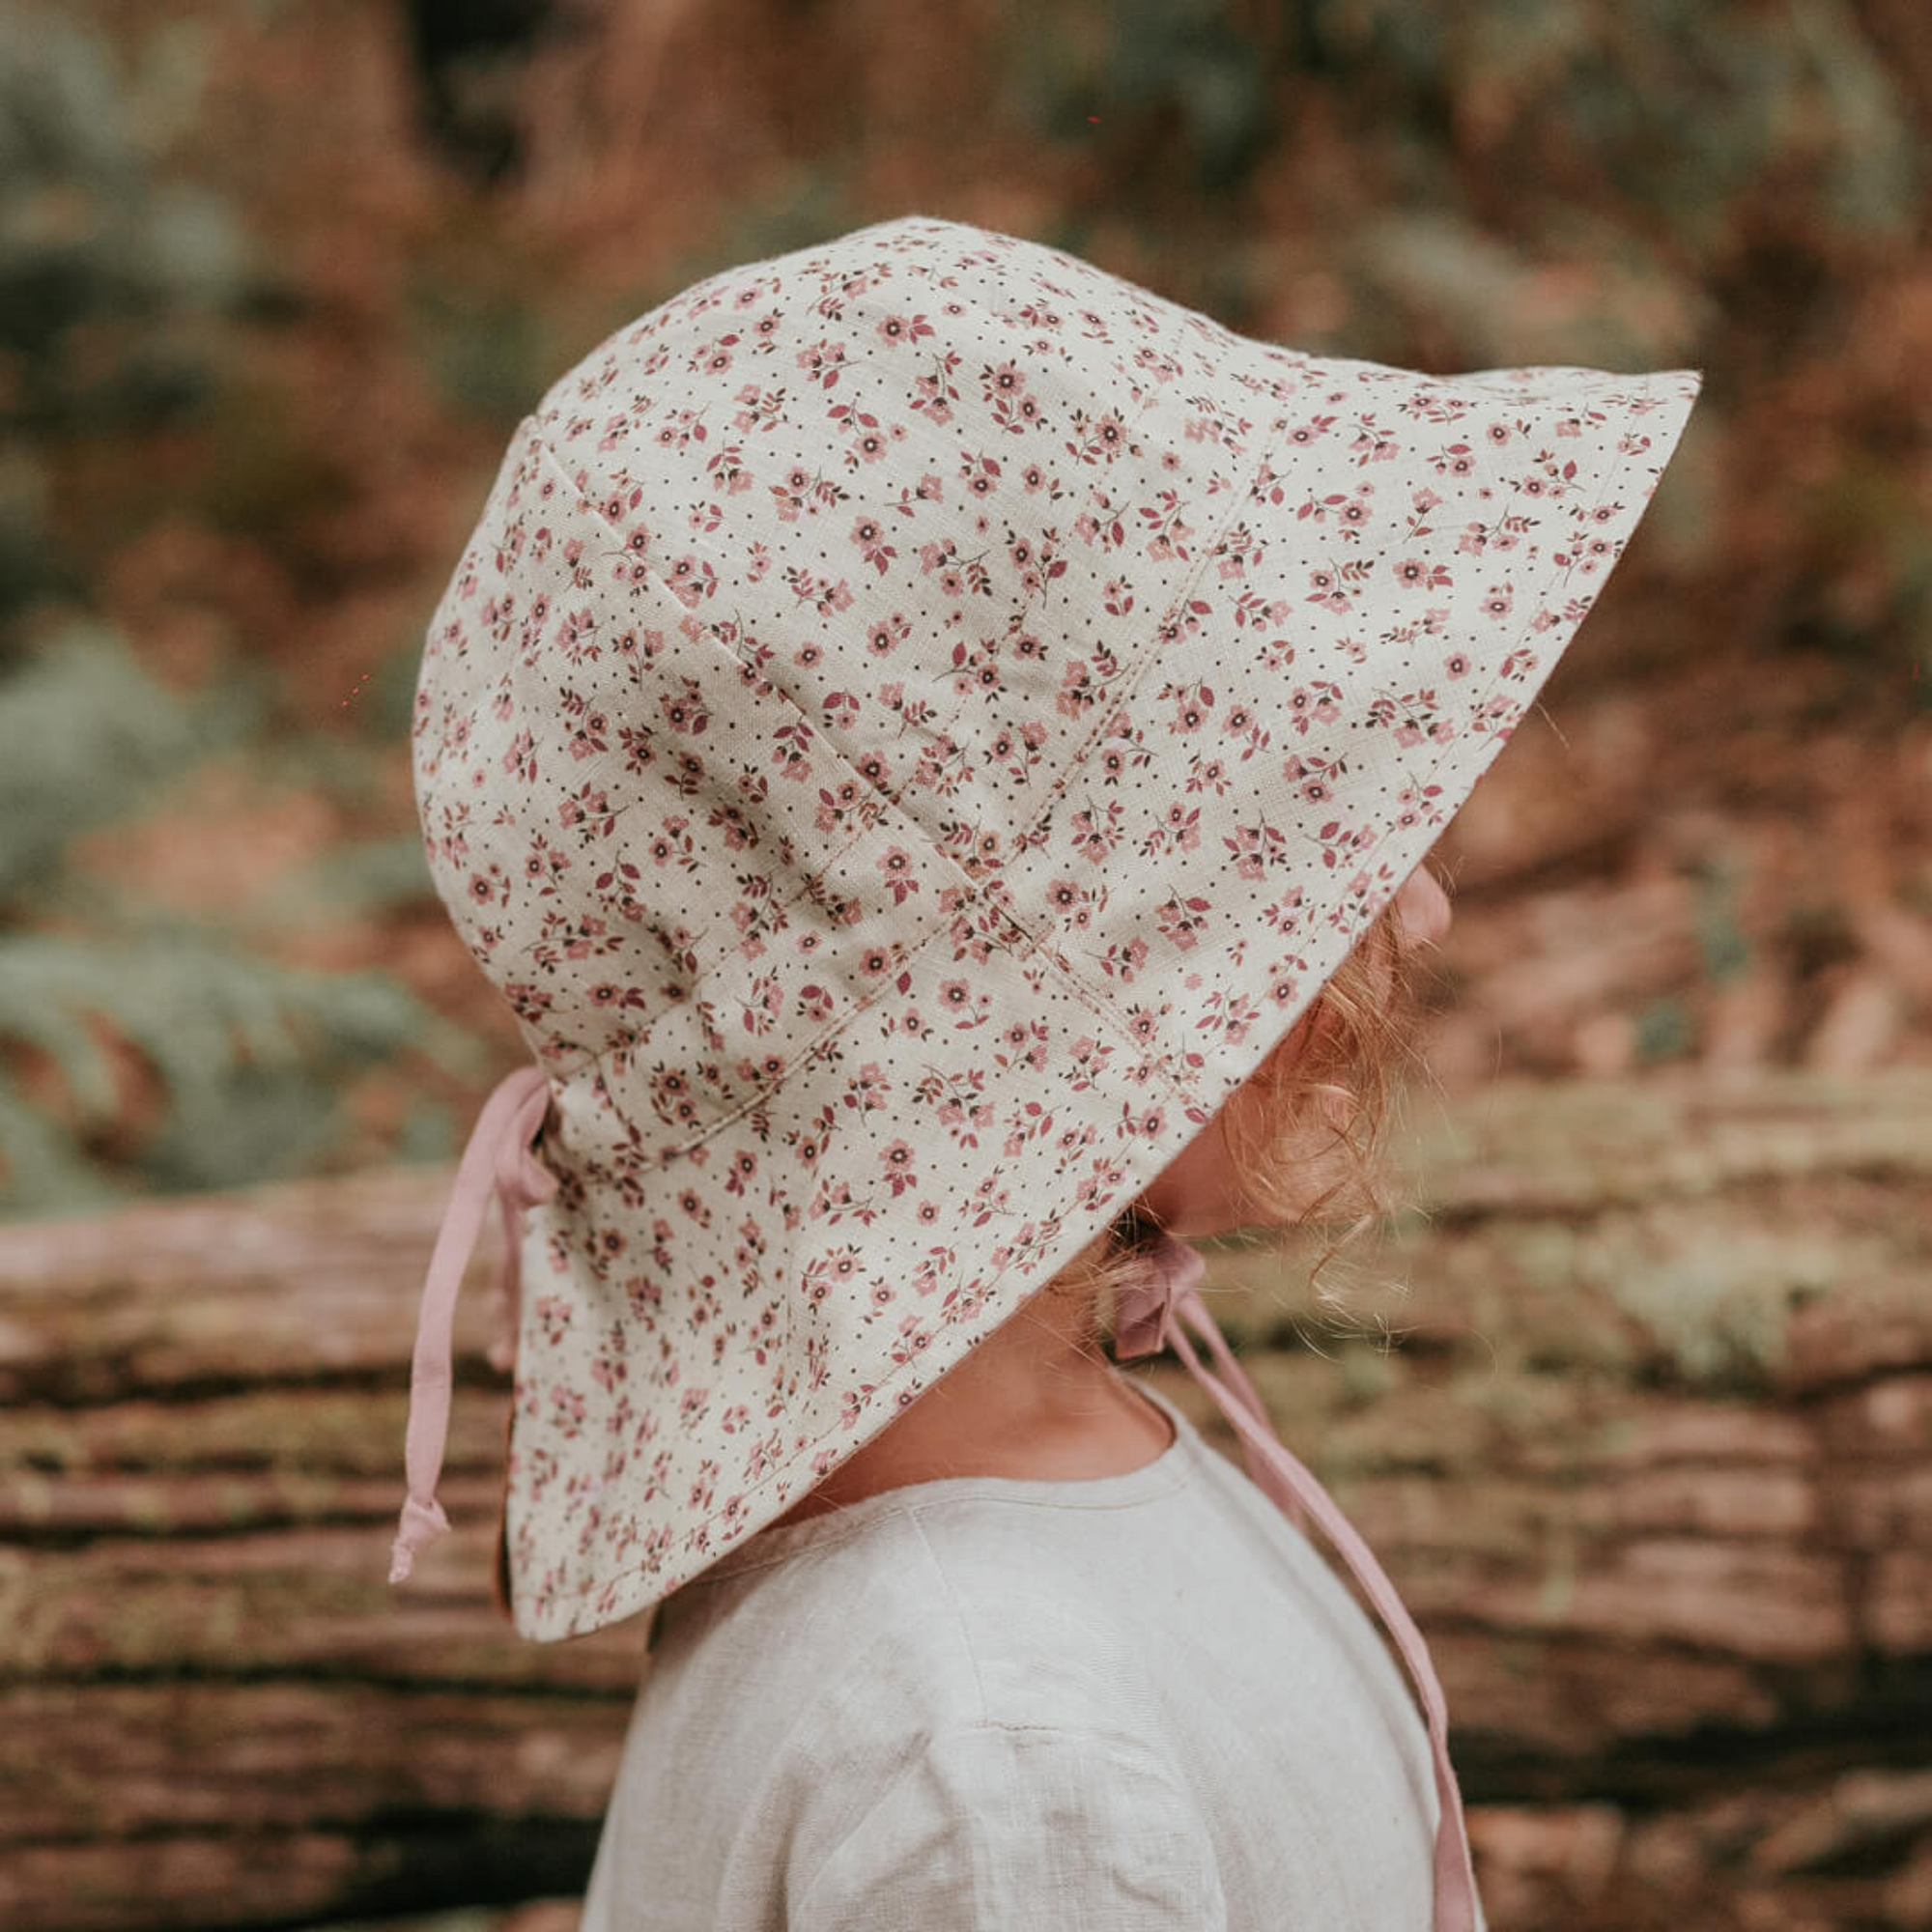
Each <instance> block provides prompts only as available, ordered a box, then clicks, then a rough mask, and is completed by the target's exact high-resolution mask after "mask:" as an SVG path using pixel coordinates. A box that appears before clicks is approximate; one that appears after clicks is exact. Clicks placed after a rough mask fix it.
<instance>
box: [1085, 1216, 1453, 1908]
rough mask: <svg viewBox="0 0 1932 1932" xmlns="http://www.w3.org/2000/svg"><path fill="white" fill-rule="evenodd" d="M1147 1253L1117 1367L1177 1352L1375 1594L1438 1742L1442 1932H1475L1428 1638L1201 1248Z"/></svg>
mask: <svg viewBox="0 0 1932 1932" xmlns="http://www.w3.org/2000/svg"><path fill="white" fill-rule="evenodd" d="M1145 1254H1146V1261H1147V1266H1146V1268H1145V1269H1144V1270H1143V1271H1142V1272H1141V1274H1140V1275H1139V1276H1138V1277H1137V1278H1136V1279H1135V1281H1134V1282H1133V1284H1132V1286H1131V1287H1129V1288H1126V1289H1124V1290H1122V1292H1121V1293H1120V1294H1119V1295H1118V1296H1117V1298H1116V1305H1115V1310H1114V1356H1115V1359H1116V1360H1117V1361H1123V1362H1126V1361H1134V1360H1137V1359H1138V1358H1139V1357H1141V1356H1143V1355H1152V1354H1157V1353H1158V1352H1159V1351H1160V1350H1161V1349H1162V1348H1163V1347H1164V1346H1169V1345H1171V1346H1172V1347H1173V1349H1174V1350H1175V1352H1176V1353H1177V1354H1179V1356H1180V1358H1181V1360H1182V1361H1184V1362H1185V1363H1186V1364H1187V1367H1188V1369H1189V1371H1190V1372H1191V1373H1192V1375H1193V1377H1194V1378H1195V1380H1196V1381H1198V1382H1200V1383H1201V1384H1202V1386H1203V1387H1205V1388H1206V1389H1207V1390H1208V1393H1209V1394H1210V1395H1211V1396H1212V1397H1213V1398H1214V1400H1215V1401H1216V1402H1217V1403H1218V1404H1219V1405H1220V1406H1221V1412H1222V1413H1223V1414H1224V1415H1226V1416H1227V1418H1228V1420H1229V1422H1230V1423H1232V1424H1233V1426H1234V1428H1235V1430H1236V1434H1237V1435H1239V1436H1240V1438H1241V1446H1242V1449H1243V1452H1244V1454H1245V1457H1246V1461H1247V1466H1248V1474H1249V1476H1250V1477H1252V1478H1253V1480H1254V1483H1255V1485H1256V1487H1257V1488H1258V1489H1260V1490H1261V1491H1263V1492H1264V1493H1265V1494H1266V1495H1267V1496H1268V1497H1269V1498H1270V1499H1271V1500H1272V1501H1273V1502H1274V1503H1275V1504H1276V1506H1277V1507H1278V1508H1279V1509H1280V1510H1281V1511H1282V1512H1283V1514H1284V1515H1286V1516H1287V1517H1288V1518H1289V1520H1291V1521H1292V1522H1293V1523H1294V1525H1295V1526H1296V1527H1297V1528H1305V1527H1306V1519H1305V1518H1304V1516H1303V1514H1302V1511H1303V1508H1304V1506H1305V1507H1306V1509H1307V1510H1308V1511H1309V1512H1311V1513H1312V1514H1313V1515H1314V1517H1315V1520H1316V1521H1317V1522H1319V1523H1320V1524H1321V1527H1322V1529H1323V1530H1324V1531H1325V1532H1326V1533H1327V1535H1328V1538H1329V1540H1330V1541H1331V1542H1332V1543H1333V1544H1334V1545H1335V1547H1336V1548H1337V1549H1339V1550H1340V1551H1341V1552H1342V1556H1343V1559H1344V1561H1346V1562H1347V1564H1348V1566H1349V1568H1350V1572H1351V1573H1352V1574H1353V1576H1354V1577H1355V1579H1356V1581H1357V1582H1359V1583H1360V1584H1361V1586H1362V1587H1363V1589H1364V1590H1365V1591H1367V1593H1368V1595H1369V1599H1370V1601H1371V1602H1372V1603H1373V1604H1374V1605H1375V1606H1376V1608H1377V1610H1378V1612H1379V1613H1380V1615H1381V1619H1382V1622H1383V1623H1384V1624H1385V1625H1386V1626H1387V1627H1388V1629H1389V1632H1390V1634H1392V1635H1393V1636H1394V1637H1395V1640H1396V1642H1397V1644H1398V1645H1399V1646H1400V1648H1401V1650H1402V1654H1403V1657H1404V1659H1405V1660H1406V1662H1407V1664H1408V1668H1409V1674H1410V1675H1411V1676H1412V1677H1413V1678H1414V1680H1415V1684H1416V1688H1417V1690H1420V1692H1421V1693H1422V1708H1423V1711H1424V1713H1425V1714H1426V1716H1427V1718H1428V1719H1429V1742H1430V1744H1431V1746H1432V1747H1433V1748H1434V1750H1435V1789H1436V1793H1437V1795H1438V1796H1439V1798H1440V1799H1441V1812H1440V1816H1439V1818H1438V1820H1437V1824H1436V1828H1435V1917H1434V1920H1433V1927H1434V1932H1476V1924H1477V1919H1476V1875H1475V1870H1474V1868H1473V1866H1472V1865H1471V1863H1470V1859H1469V1838H1468V1833H1467V1831H1466V1829H1465V1827H1464V1825H1463V1794H1462V1790H1461V1788H1460V1787H1459V1786H1458V1784H1457V1782H1456V1773H1455V1770H1454V1768H1453V1767H1452V1766H1451V1764H1450V1762H1449V1722H1448V1715H1447V1711H1446V1708H1445V1705H1444V1702H1443V1697H1442V1687H1441V1685H1440V1684H1439V1683H1437V1681H1436V1677H1435V1666H1434V1665H1433V1664H1432V1663H1431V1662H1430V1661H1429V1649H1428V1646H1427V1645H1426V1644H1425V1643H1424V1642H1423V1640H1422V1633H1421V1632H1420V1631H1419V1630H1417V1629H1416V1627H1415V1623H1414V1621H1413V1619H1412V1618H1411V1617H1410V1616H1409V1614H1408V1612H1407V1611H1406V1609H1404V1608H1403V1605H1402V1599H1401V1598H1400V1597H1398V1596H1397V1595H1396V1593H1395V1586H1394V1584H1392V1583H1391V1582H1390V1581H1389V1579H1388V1577H1387V1576H1386V1575H1385V1574H1384V1573H1383V1571H1382V1567H1381V1565H1380V1564H1379V1563H1378V1562H1377V1561H1376V1559H1375V1556H1374V1554H1373V1552H1372V1551H1371V1550H1370V1548H1369V1546H1368V1545H1367V1544H1366V1543H1364V1542H1363V1541H1362V1539H1361V1537H1360V1536H1359V1535H1358V1534H1357V1533H1356V1532H1355V1530H1354V1528H1353V1527H1352V1525H1351V1524H1350V1521H1349V1520H1348V1518H1347V1517H1345V1516H1344V1515H1343V1514H1342V1512H1341V1511H1340V1510H1339V1509H1337V1508H1336V1506H1335V1504H1334V1501H1333V1500H1332V1498H1331V1497H1330V1496H1329V1494H1328V1492H1327V1491H1325V1490H1324V1489H1323V1488H1322V1487H1321V1484H1320V1483H1319V1482H1317V1481H1316V1479H1315V1477H1314V1475H1313V1474H1312V1473H1311V1472H1310V1471H1309V1470H1308V1468H1307V1467H1306V1466H1305V1465H1304V1464H1302V1463H1299V1462H1297V1461H1296V1460H1295V1458H1294V1457H1293V1455H1291V1454H1290V1452H1289V1451H1288V1449H1287V1448H1286V1447H1284V1445H1283V1444H1282V1442H1281V1440H1280V1438H1279V1437H1278V1436H1277V1435H1275V1433H1274V1429H1273V1426H1272V1425H1271V1424H1270V1423H1269V1421H1268V1416H1267V1410H1266V1409H1265V1408H1264V1406H1262V1400H1261V1397H1260V1396H1258V1395H1257V1394H1256V1393H1255V1389H1254V1384H1253V1383H1252V1382H1250V1381H1249V1380H1248V1378H1247V1377H1246V1376H1245V1375H1244V1374H1243V1373H1242V1371H1241V1366H1240V1364H1239V1363H1238V1362H1236V1360H1235V1358H1234V1356H1233V1354H1232V1353H1231V1352H1230V1351H1229V1349H1228V1344H1227V1342H1226V1340H1225V1339H1224V1338H1223V1336H1222V1334H1221V1331H1220V1329H1219V1328H1217V1327H1216V1326H1215V1324H1214V1321H1213V1319H1212V1318H1211V1317H1210V1316H1209V1315H1208V1310H1207V1307H1206V1305H1205V1304H1204V1303H1203V1301H1202V1299H1201V1296H1200V1293H1198V1290H1197V1284H1198V1283H1199V1282H1200V1280H1201V1277H1202V1276H1203V1275H1204V1274H1205V1273H1206V1272H1207V1267H1208V1264H1207V1263H1206V1261H1205V1260H1204V1259H1203V1258H1202V1255H1201V1252H1200V1250H1199V1249H1198V1248H1195V1247H1193V1246H1191V1245H1190V1244H1189V1243H1188V1242H1186V1241H1182V1240H1177V1239H1176V1238H1175V1237H1174V1236H1172V1235H1168V1234H1165V1233H1163V1234H1161V1235H1159V1236H1157V1237H1156V1238H1154V1239H1153V1240H1152V1241H1151V1242H1150V1244H1149V1245H1148V1247H1147V1249H1146V1251H1145ZM1183 1321H1185V1322H1187V1323H1191V1324H1192V1325H1193V1327H1194V1329H1195V1332H1196V1333H1197V1334H1199V1335H1200V1337H1201V1339H1202V1340H1203V1341H1205V1342H1206V1343H1207V1344H1208V1349H1209V1350H1210V1351H1211V1352H1212V1354H1213V1356H1214V1359H1215V1361H1216V1362H1217V1363H1218V1364H1219V1365H1220V1369H1221V1374H1220V1375H1219V1376H1216V1375H1214V1374H1212V1373H1211V1372H1210V1371H1209V1370H1208V1369H1206V1368H1204V1367H1203V1366H1202V1364H1201V1358H1200V1357H1199V1356H1198V1355H1197V1354H1196V1353H1195V1352H1194V1349H1193V1347H1192V1345H1191V1344H1190V1343H1189V1341H1188V1339H1187V1335H1186V1330H1185V1328H1184V1326H1183ZM1224 1378H1225V1379H1224Z"/></svg>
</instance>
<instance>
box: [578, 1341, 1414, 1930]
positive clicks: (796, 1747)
mask: <svg viewBox="0 0 1932 1932" xmlns="http://www.w3.org/2000/svg"><path fill="white" fill-rule="evenodd" d="M1129 1379H1132V1380H1134V1382H1135V1386H1136V1387H1138V1388H1140V1389H1142V1390H1143V1391H1144V1392H1145V1393H1146V1394H1147V1395H1149V1396H1150V1397H1151V1399H1152V1400H1153V1401H1154V1402H1155V1403H1156V1404H1157V1405H1158V1406H1160V1407H1161V1408H1162V1409H1163V1410H1164V1411H1165V1412H1166V1413H1167V1414H1168V1416H1169V1417H1170V1418H1172V1420H1173V1423H1174V1426H1175V1432H1176V1433H1175V1439H1174V1441H1173V1442H1172V1444H1171V1445H1170V1446H1169V1447H1168V1448H1167V1450H1166V1451H1165V1452H1164V1453H1162V1454H1161V1455H1160V1456H1159V1457H1158V1458H1157V1459H1155V1460H1154V1461H1152V1462H1151V1463H1147V1464H1145V1465H1144V1466H1143V1467H1141V1468H1139V1469H1136V1470H1133V1471H1131V1472H1129V1473H1127V1474H1125V1475H1120V1476H1109V1477H1103V1478H1100V1479H1097V1480H1094V1481H1086V1482H1022V1481H1014V1480H1009V1479H1005V1478H983V1477H962V1478H957V1479H953V1480H949V1481H943V1482H931V1483H922V1484H915V1485H912V1486H910V1487H908V1488H905V1489H900V1490H895V1491H889V1492H886V1493H884V1494H881V1495H877V1496H872V1497H868V1498H867V1499H866V1500H865V1501H863V1502H861V1503H858V1504H856V1505H854V1506H853V1507H851V1508H849V1509H848V1510H846V1511H844V1512H843V1513H842V1514H833V1515H828V1516H823V1517H817V1518H812V1519H809V1520H805V1521H803V1522H799V1523H795V1524H785V1525H782V1526H781V1527H778V1528H770V1529H766V1530H764V1531H762V1532H760V1533H759V1534H758V1535H757V1536H755V1537H753V1538H752V1539H751V1540H750V1541H749V1542H748V1543H746V1544H744V1545H741V1546H740V1547H738V1548H736V1549H734V1550H732V1551H730V1552H728V1553H727V1554H726V1556H725V1558H724V1559H723V1560H722V1561H721V1562H720V1563H718V1564H717V1565H715V1566H714V1567H713V1568H712V1569H711V1570H710V1571H707V1572H706V1573H704V1575H702V1576H701V1577H698V1578H697V1579H696V1580H695V1581H694V1582H692V1583H690V1584H688V1585H686V1586H685V1587H684V1588H683V1589H682V1590H680V1591H678V1592H676V1593H674V1594H673V1595H672V1597H671V1598H669V1599H668V1601H667V1602H666V1603H665V1605H663V1606H662V1609H661V1611H660V1616H659V1622H658V1625H657V1628H656V1631H655V1634H654V1636H653V1645H652V1653H651V1658H650V1662H648V1664H647V1665H646V1676H645V1680H644V1683H643V1687H642V1690H641V1691H640V1693H639V1700H638V1704H637V1708H636V1710H635V1713H634V1715H633V1719H632V1722H631V1728H630V1732H629V1735H628V1737H627V1739H626V1743H625V1748H624V1755H623V1760H622V1766H621V1769H620V1771H619V1774H618V1777H617V1781H616V1786H615V1790H614V1792H613V1794H612V1798H611V1806H610V1810H609V1813H608V1815H607V1818H606V1821H605V1828H604V1836H603V1839H602V1842H601V1844H600V1846H599V1849H598V1855H597V1861H596V1867H595V1870H594V1872H593V1874H592V1878H591V1883H590V1889H589V1896H588V1900H587V1903H586V1908H585V1914H584V1918H583V1927H582V1932H698V1928H700V1927H701V1928H705V1932H779V1928H781V1927H783V1928H789V1932H870V1928H874V1927H877V1928H885V1927H891V1928H893V1932H906V1928H909V1927H910V1928H917V1932H954V1928H961V1929H962V1932H963V1928H967V1927H972V1928H975V1932H994V1928H998V1932H1036V1928H1037V1932H1049V1928H1050V1929H1051V1932H1179V1928H1181V1927H1186V1928H1189V1932H1302V1928H1305V1932H1422V1928H1426V1927H1427V1926H1428V1924H1429V1922H1430V1911H1431V1887H1430V1846H1431V1839H1432V1836H1433V1834H1434V1832H1435V1793H1434V1790H1433V1787H1432V1783H1431V1760H1430V1748H1429V1740H1428V1735H1427V1733H1426V1731H1425V1729H1424V1726H1423V1722H1422V1719H1421V1716H1420V1713H1419V1712H1418V1710H1417V1708H1416V1705H1415V1702H1414V1699H1413V1697H1412V1695H1411V1693H1410V1691H1409V1690H1408V1687H1407V1685H1406V1681H1405V1679H1404V1677H1403V1675H1402V1672H1401V1671H1400V1669H1399V1668H1398V1666H1397V1664H1396V1662H1395V1661H1394V1659H1393V1658H1392V1657H1391V1655H1390V1653H1389V1651H1388V1650H1387V1649H1386V1648H1385V1647H1384V1644H1383V1642H1382V1639H1381V1637H1380V1636H1379V1635H1378V1632H1377V1630H1376V1627H1375V1625H1374V1623H1373V1622H1372V1621H1371V1620H1370V1619H1369V1617H1368V1616H1367V1615H1366V1614H1365V1613H1364V1612H1363V1611H1362V1610H1361V1609H1360V1608H1359V1607H1358V1606H1357V1605H1356V1603H1355V1601H1354V1599H1353V1598H1352V1597H1351V1596H1350V1594H1349V1592H1348V1590H1347V1589H1346V1588H1345V1587H1344V1585H1343V1583H1342V1582H1341V1580H1340V1578H1339V1577H1337V1576H1336V1574H1335V1573H1334V1572H1333V1571H1332V1570H1331V1569H1330V1568H1329V1567H1328V1564H1327V1563H1326V1561H1325V1560H1324V1559H1323V1558H1322V1556H1321V1554H1319V1553H1318V1551H1317V1549H1316V1548H1315V1547H1314V1545H1313V1544H1311V1543H1310V1542H1309V1540H1308V1539H1307V1538H1306V1537H1305V1536H1304V1535H1303V1534H1302V1533H1301V1532H1300V1531H1299V1530H1297V1529H1296V1528H1295V1527H1294V1526H1293V1524H1292V1523H1291V1522H1290V1521H1289V1520H1288V1519H1287V1518H1286V1517H1285V1516H1284V1515H1283V1514H1282V1513H1281V1512H1280V1511H1279V1510H1277V1509H1276V1508H1274V1507H1273V1505H1272V1504H1270V1503H1269V1502H1268V1501H1267V1499H1266V1498H1265V1497H1264V1495H1263V1494H1262V1493H1261V1492H1259V1491H1258V1490H1257V1489H1256V1488H1255V1486H1254V1485H1253V1483H1252V1482H1250V1480H1249V1479H1248V1477H1247V1476H1246V1475H1245V1474H1244V1473H1243V1472H1242V1471H1241V1470H1240V1469H1239V1468H1238V1467H1237V1466H1236V1464H1235V1463H1233V1462H1232V1461H1231V1460H1230V1459H1229V1458H1228V1457H1226V1456H1224V1455H1223V1454H1222V1453H1221V1452H1220V1451H1219V1450H1218V1449H1217V1448H1214V1447H1212V1446H1210V1445H1209V1444H1208V1442H1207V1441H1206V1440H1205V1439H1204V1438H1203V1437H1202V1435H1200V1433H1199V1432H1198V1430H1197V1429H1196V1428H1195V1427H1194V1425H1193V1424H1192V1423H1191V1422H1189V1421H1188V1419H1187V1418H1186V1417H1185V1416H1184V1415H1183V1414H1181V1413H1180V1411H1179V1409H1177V1408H1176V1407H1175V1406H1174V1405H1173V1404H1172V1403H1171V1402H1169V1401H1168V1400H1167V1399H1166V1398H1164V1397H1162V1396H1161V1395H1159V1394H1158V1393H1157V1392H1155V1391H1154V1390H1152V1389H1151V1388H1149V1387H1148V1386H1147V1385H1146V1384H1145V1383H1143V1382H1140V1381H1139V1380H1138V1378H1129Z"/></svg>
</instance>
